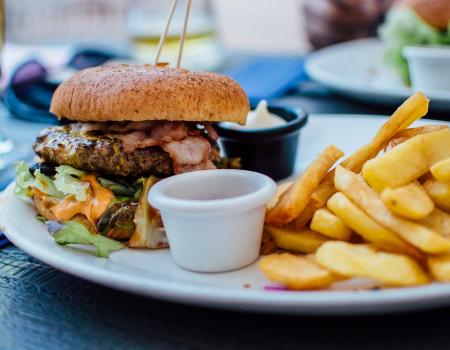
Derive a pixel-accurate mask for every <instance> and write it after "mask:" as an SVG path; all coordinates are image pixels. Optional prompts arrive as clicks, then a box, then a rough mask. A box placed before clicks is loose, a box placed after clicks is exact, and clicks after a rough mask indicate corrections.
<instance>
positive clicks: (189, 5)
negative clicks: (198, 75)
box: [177, 0, 192, 68]
mask: <svg viewBox="0 0 450 350" xmlns="http://www.w3.org/2000/svg"><path fill="white" fill-rule="evenodd" d="M191 3H192V0H187V2H186V9H185V13H184V23H183V32H182V33H181V37H180V49H179V50H178V59H177V68H180V65H181V58H182V56H183V48H184V41H185V39H186V31H187V25H188V21H189V13H190V12H191Z"/></svg>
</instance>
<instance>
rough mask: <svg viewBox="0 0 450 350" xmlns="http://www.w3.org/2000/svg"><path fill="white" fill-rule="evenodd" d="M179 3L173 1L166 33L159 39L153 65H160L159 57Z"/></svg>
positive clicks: (176, 0) (175, 0)
mask: <svg viewBox="0 0 450 350" xmlns="http://www.w3.org/2000/svg"><path fill="white" fill-rule="evenodd" d="M177 3H178V0H173V1H172V7H171V8H170V12H169V16H168V17H167V21H166V27H165V28H164V32H163V33H162V34H161V37H160V39H159V44H158V50H157V51H156V57H155V61H154V63H153V64H154V65H155V66H157V65H158V61H159V57H160V56H161V51H162V48H163V46H164V43H165V42H166V37H167V33H168V32H169V27H170V22H172V17H173V14H174V12H175V8H176V7H177Z"/></svg>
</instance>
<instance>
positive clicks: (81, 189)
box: [53, 174, 89, 202]
mask: <svg viewBox="0 0 450 350" xmlns="http://www.w3.org/2000/svg"><path fill="white" fill-rule="evenodd" d="M53 183H54V184H55V187H56V188H57V189H58V191H61V192H62V193H64V195H68V194H73V195H75V198H76V200H77V201H81V202H82V201H86V200H87V198H88V190H89V182H84V181H80V180H79V179H77V178H75V177H73V176H72V175H69V174H56V175H55V180H54V182H53Z"/></svg>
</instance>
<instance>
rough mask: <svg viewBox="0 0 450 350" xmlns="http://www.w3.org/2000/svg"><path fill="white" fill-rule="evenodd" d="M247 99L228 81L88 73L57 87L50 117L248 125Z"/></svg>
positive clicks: (138, 72) (164, 72) (142, 72)
mask: <svg viewBox="0 0 450 350" xmlns="http://www.w3.org/2000/svg"><path fill="white" fill-rule="evenodd" d="M248 111H249V102H248V98H247V95H246V94H245V92H244V91H243V90H242V88H241V86H240V85H239V84H238V83H237V82H235V81H234V80H232V79H231V78H228V77H226V76H223V75H220V74H215V73H205V72H189V71H187V70H185V69H177V68H170V67H155V66H152V65H147V64H144V65H129V64H110V65H103V66H99V67H94V68H88V69H84V70H82V71H80V72H78V73H76V74H75V75H73V76H72V77H71V78H69V79H68V80H66V81H64V82H63V83H62V84H61V85H59V86H58V88H57V89H56V91H55V93H54V94H53V98H52V103H51V106H50V112H52V113H53V114H55V115H56V116H57V117H58V118H67V119H70V120H76V121H81V122H87V121H95V122H103V121H105V122H106V121H145V120H176V121H198V122H200V121H210V122H219V121H230V122H236V123H240V124H244V123H245V121H246V118H247V113H248Z"/></svg>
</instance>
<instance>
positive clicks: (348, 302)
mask: <svg viewBox="0 0 450 350" xmlns="http://www.w3.org/2000/svg"><path fill="white" fill-rule="evenodd" d="M384 120H385V118H382V117H376V116H356V115H353V116H342V115H340V116H334V115H329V116H311V118H310V120H309V123H308V125H307V126H306V127H305V128H304V129H303V131H302V135H301V143H300V154H299V156H300V159H301V161H300V162H298V164H297V171H299V170H300V169H301V168H304V166H305V165H306V164H307V163H308V162H309V161H310V160H311V159H312V158H313V157H314V156H315V155H316V154H317V152H319V151H320V150H321V149H323V148H324V147H325V146H326V145H328V144H330V143H334V144H336V145H338V146H339V147H341V148H342V149H343V150H344V151H345V152H350V151H352V150H354V149H355V148H356V147H358V146H360V145H362V144H364V143H366V142H367V140H368V139H369V137H371V136H372V135H373V134H374V132H375V131H376V130H377V128H378V127H379V126H380V124H381V123H382V122H383V121H384ZM13 186H14V185H13V184H12V185H10V186H9V187H8V189H7V190H6V191H5V193H4V195H3V196H2V199H1V207H0V215H1V216H0V221H1V227H2V230H4V232H5V234H6V235H7V237H8V238H9V239H10V240H11V241H12V242H13V243H14V244H15V245H16V246H18V247H19V248H21V249H22V250H24V251H25V252H27V253H28V254H30V255H31V256H33V257H35V258H37V259H39V260H41V261H43V262H45V263H47V264H49V265H51V266H54V267H55V268H57V269H60V270H62V271H66V272H68V273H70V274H73V275H76V276H79V277H81V278H85V279H87V280H90V281H93V282H96V283H99V284H103V285H106V286H109V287H112V288H117V289H121V290H124V291H128V292H132V293H136V294H141V295H144V296H149V297H156V298H161V299H166V300H171V301H178V302H182V303H189V304H197V305H204V306H208V307H218V308H226V309H235V310H246V311H261V312H263V311H264V312H276V313H294V314H356V313H359V314H366V313H382V312H393V311H400V310H412V309H421V308H426V307H431V306H437V305H443V304H450V284H449V285H441V284H433V285H429V286H424V287H416V288H403V289H385V290H378V291H359V292H354V291H315V292H285V291H281V292H280V291H276V292H275V291H265V290H264V289H263V286H264V285H265V283H266V282H265V280H264V278H263V276H262V274H261V273H260V272H259V271H258V268H257V266H256V264H253V265H250V266H248V267H246V268H244V269H241V270H237V271H233V272H228V273H219V274H201V273H194V272H189V271H186V270H183V269H181V268H179V267H178V266H176V265H175V264H174V263H173V261H172V259H171V256H170V252H169V250H159V251H149V250H130V249H125V250H122V251H119V252H116V253H113V254H111V255H110V258H109V259H101V258H97V257H95V256H94V255H93V252H92V250H87V249H84V250H83V249H81V248H79V247H62V246H58V245H57V244H55V243H54V241H53V239H52V238H51V237H50V236H49V235H48V233H47V231H46V229H45V227H44V224H42V223H40V222H39V221H37V220H36V219H35V215H36V212H35V210H34V209H33V207H32V206H31V205H30V204H27V203H25V202H22V201H20V200H18V199H17V198H15V197H14V196H13V193H12V192H13Z"/></svg>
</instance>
